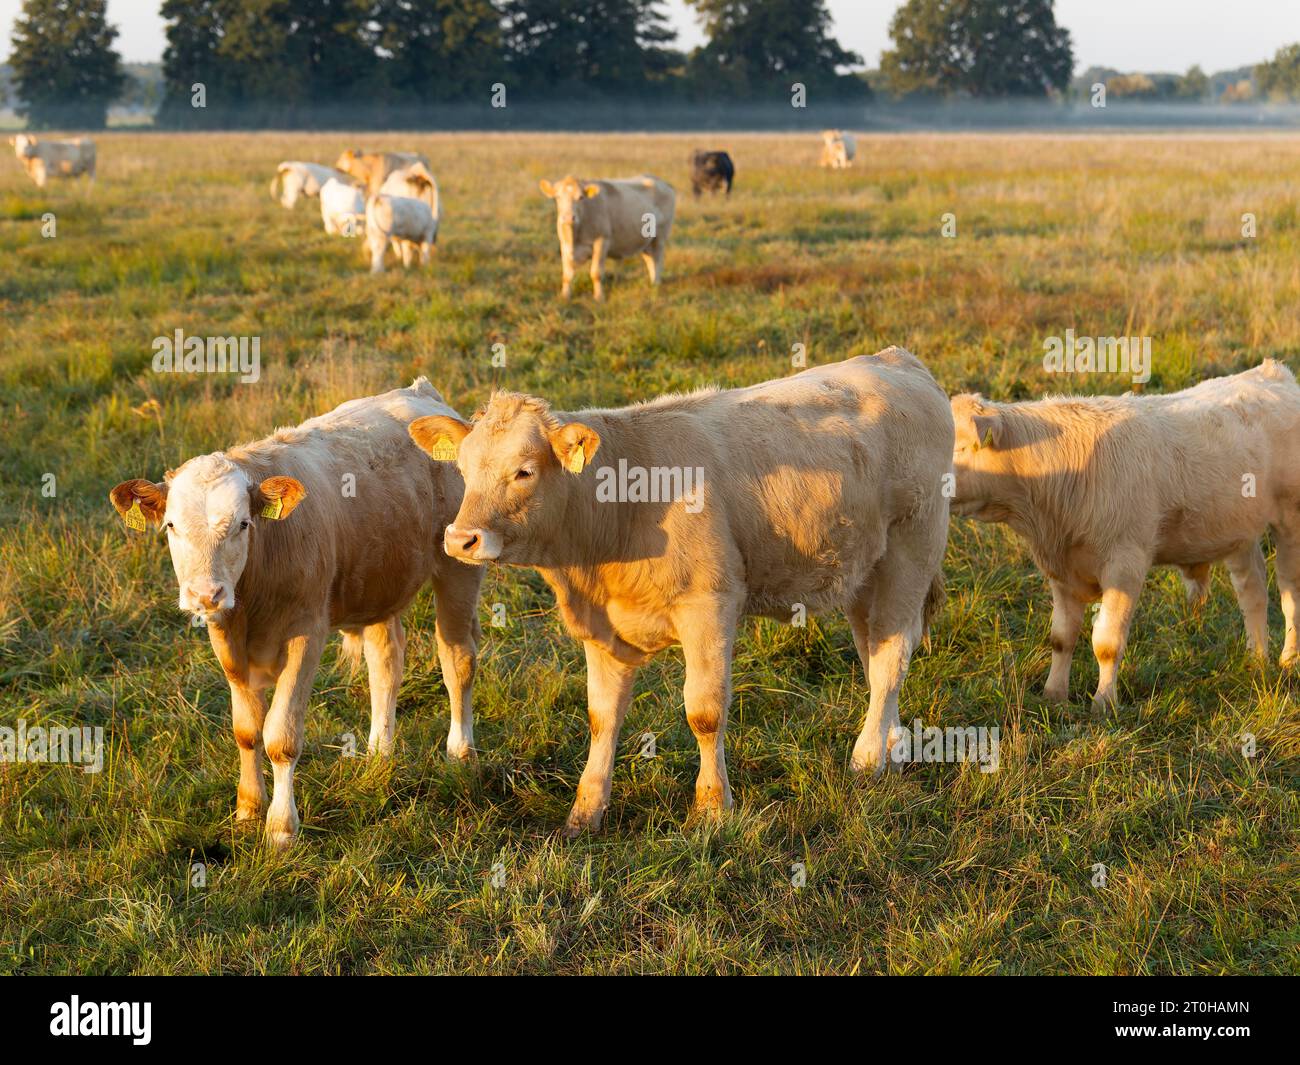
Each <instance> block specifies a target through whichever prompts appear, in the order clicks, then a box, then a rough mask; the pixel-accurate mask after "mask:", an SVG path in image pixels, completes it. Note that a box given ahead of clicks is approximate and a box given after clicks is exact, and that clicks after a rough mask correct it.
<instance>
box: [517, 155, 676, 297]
mask: <svg viewBox="0 0 1300 1065" xmlns="http://www.w3.org/2000/svg"><path fill="white" fill-rule="evenodd" d="M541 189H542V193H543V195H546V196H549V197H550V198H551V199H553V200H554V201H555V229H556V232H557V233H558V234H559V237H560V263H561V267H562V269H563V271H564V284H563V286H562V287H561V289H560V294H561V295H562V296H563V297H564V298H565V299H566V300H567V299H568V298H569V296H570V295H571V294H572V293H573V267H574V264H575V263H580V262H584V261H586V260H587V259H588V258H590V259H591V285H592V288H593V289H594V291H595V296H596V299H598V300H599V299H603V298H604V294H605V290H604V286H603V284H602V277H603V275H604V270H605V258H606V257H607V256H608V257H609V258H611V259H626V258H628V257H630V256H632V255H640V256H641V258H642V259H643V260H644V262H645V265H646V270H647V271H649V274H650V284H652V285H657V284H659V280H660V277H661V276H662V274H663V268H664V249H665V248H666V247H667V245H668V234H669V233H670V232H671V231H672V227H673V213H674V211H675V210H676V207H677V194H676V193H675V192H673V187H672V186H671V185H669V184H668V183H667V182H666V181H660V180H659V179H658V178H656V177H650V176H648V175H646V176H642V177H636V178H625V179H621V180H617V181H588V180H586V179H582V180H579V179H578V178H575V177H566V178H565V179H564V180H563V181H561V182H558V183H557V184H554V185H552V184H551V183H550V182H549V181H543V182H542V183H541Z"/></svg>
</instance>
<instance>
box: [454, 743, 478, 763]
mask: <svg viewBox="0 0 1300 1065" xmlns="http://www.w3.org/2000/svg"><path fill="white" fill-rule="evenodd" d="M477 760H478V754H477V752H476V751H475V750H474V748H473V747H471V746H470V745H469V744H468V743H463V742H462V743H456V744H452V743H448V744H447V761H449V762H464V763H469V762H475V761H477Z"/></svg>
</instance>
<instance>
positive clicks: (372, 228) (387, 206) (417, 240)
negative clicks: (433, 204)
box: [366, 195, 438, 274]
mask: <svg viewBox="0 0 1300 1065" xmlns="http://www.w3.org/2000/svg"><path fill="white" fill-rule="evenodd" d="M437 239H438V218H437V216H436V215H435V214H434V213H433V211H432V209H431V208H430V207H429V204H428V202H427V201H425V200H416V199H412V198H411V197H410V196H387V195H383V196H371V197H370V198H369V199H367V200H366V250H367V251H369V253H370V272H371V273H372V274H382V273H383V272H384V252H385V250H386V249H387V248H388V245H389V244H392V246H393V251H394V252H395V253H396V254H398V255H400V256H401V257H402V265H403V266H410V265H411V264H412V263H413V262H414V261H415V255H416V252H417V251H418V252H419V255H420V265H421V266H427V265H428V263H429V258H430V256H431V254H432V252H433V245H434V243H435V242H436V241H437Z"/></svg>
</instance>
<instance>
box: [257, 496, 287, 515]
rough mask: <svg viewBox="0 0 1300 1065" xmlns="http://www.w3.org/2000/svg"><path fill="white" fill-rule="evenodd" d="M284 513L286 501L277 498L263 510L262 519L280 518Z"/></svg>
mask: <svg viewBox="0 0 1300 1065" xmlns="http://www.w3.org/2000/svg"><path fill="white" fill-rule="evenodd" d="M283 511H284V500H283V499H281V498H280V497H279V496H276V497H275V498H274V499H272V500H271V501H270V502H269V503H267V504H266V506H264V507H263V508H262V517H264V518H278V517H279V516H280V514H281V513H282V512H283Z"/></svg>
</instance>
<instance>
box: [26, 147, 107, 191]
mask: <svg viewBox="0 0 1300 1065" xmlns="http://www.w3.org/2000/svg"><path fill="white" fill-rule="evenodd" d="M9 143H10V144H12V145H13V149H14V155H16V156H17V157H18V161H19V162H20V163H22V164H23V169H24V170H26V171H27V176H28V177H29V178H31V179H32V181H34V182H35V183H36V187H37V188H41V189H43V188H44V187H45V182H46V181H48V180H49V179H50V178H52V177H60V178H72V177H78V176H81V175H83V174H84V175H85V176H86V178H87V179H88V180H89V183H90V184H91V185H93V184H94V183H95V142H94V141H92V140H91V139H90V138H89V137H78V138H77V139H76V140H70V141H45V140H38V139H37V138H36V137H34V136H32V135H31V134H30V133H20V134H18V135H17V136H16V137H10V138H9Z"/></svg>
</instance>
